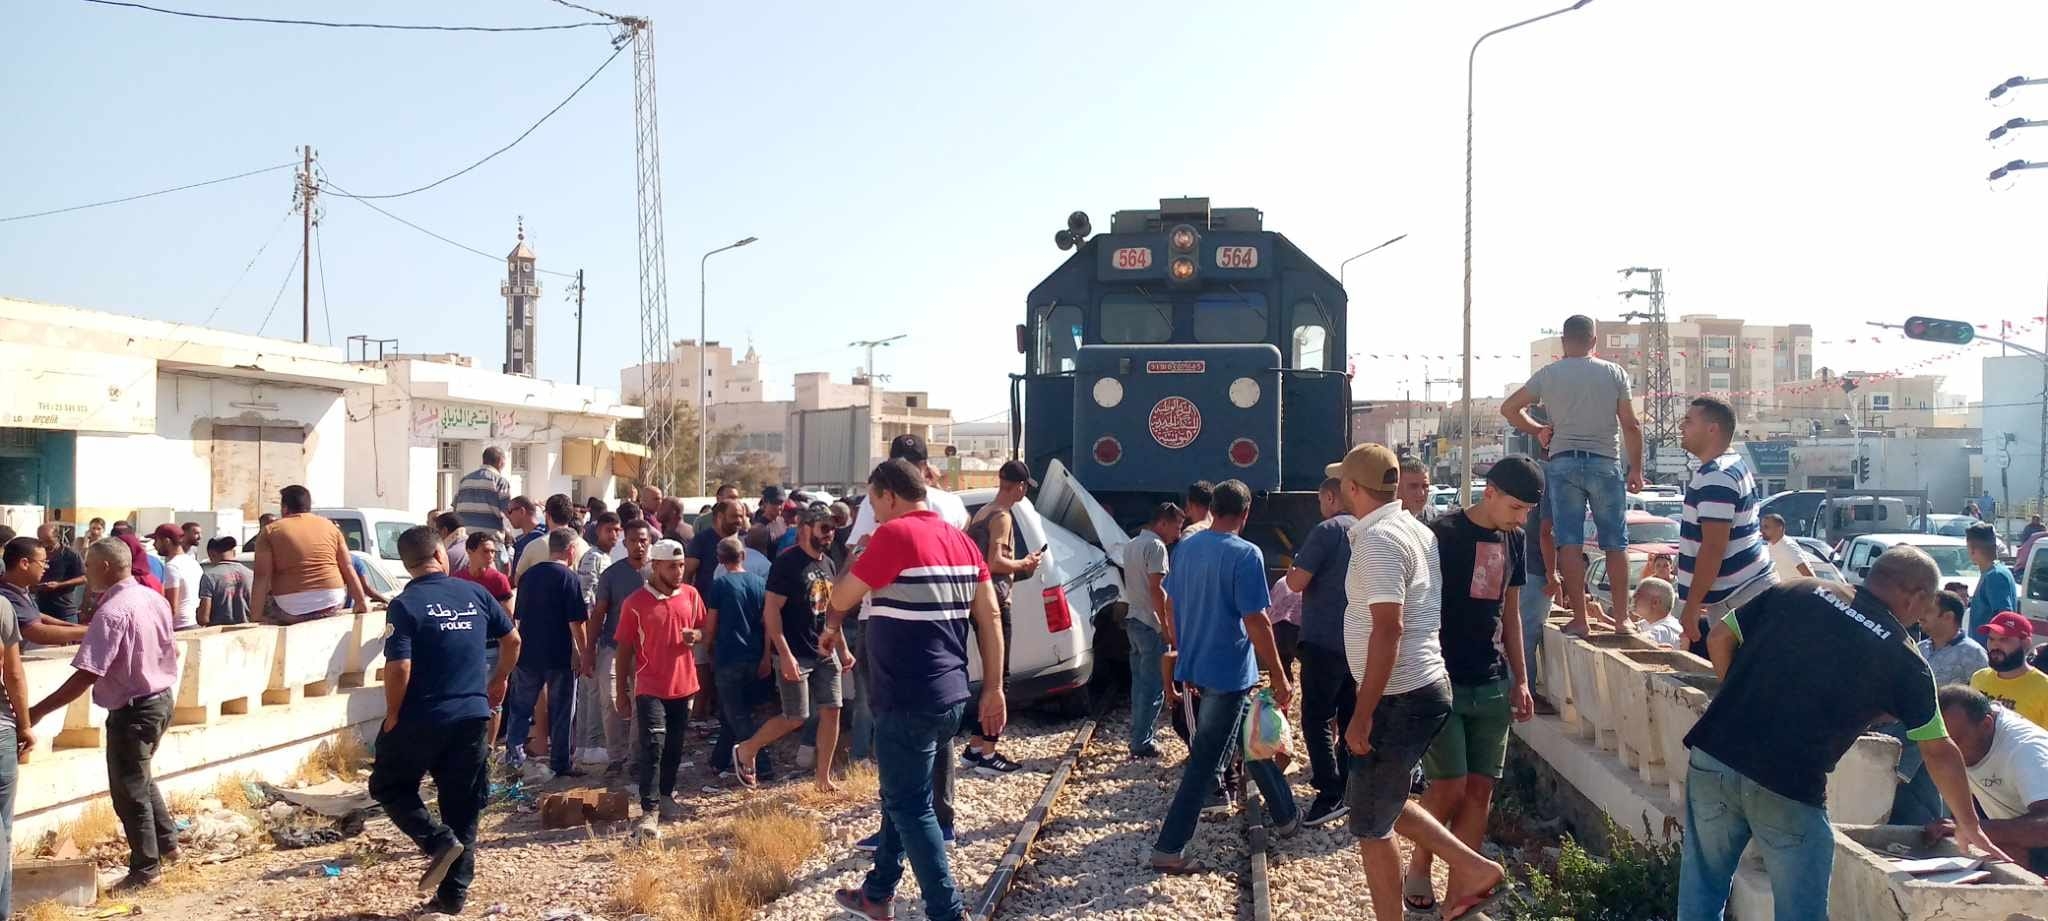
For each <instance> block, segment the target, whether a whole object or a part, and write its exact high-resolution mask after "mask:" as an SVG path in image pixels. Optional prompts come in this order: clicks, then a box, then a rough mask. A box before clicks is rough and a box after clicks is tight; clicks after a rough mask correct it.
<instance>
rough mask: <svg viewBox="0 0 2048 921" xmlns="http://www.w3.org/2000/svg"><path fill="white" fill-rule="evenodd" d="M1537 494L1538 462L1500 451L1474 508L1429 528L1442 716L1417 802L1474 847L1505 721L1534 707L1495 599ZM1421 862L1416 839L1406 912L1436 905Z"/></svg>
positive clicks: (1495, 775) (1510, 578)
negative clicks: (1444, 679)
mask: <svg viewBox="0 0 2048 921" xmlns="http://www.w3.org/2000/svg"><path fill="white" fill-rule="evenodd" d="M1542 499H1543V470H1542V468H1541V467H1539V466H1537V464H1536V462H1535V461H1534V460H1531V459H1529V458H1528V457H1525V456H1523V455H1520V454H1514V455H1509V456H1508V457H1504V458H1501V459H1500V460H1499V461H1498V462H1496V463H1495V464H1494V465H1493V468H1492V469H1490V470H1488V471H1487V472H1486V492H1485V494H1484V495H1483V496H1482V497H1481V498H1480V500H1479V501H1478V502H1477V503H1476V504H1474V505H1473V506H1472V507H1470V508H1467V509H1464V510H1462V511H1458V512H1454V513H1452V514H1449V515H1445V516H1443V517H1442V518H1439V519H1437V520H1436V521H1434V522H1432V523H1431V524H1430V526H1429V529H1430V530H1431V531H1432V532H1434V533H1435V534H1436V548H1437V558H1438V560H1439V561H1441V563H1442V567H1443V569H1442V572H1443V580H1442V581H1441V582H1440V583H1438V584H1439V585H1440V586H1441V587H1442V593H1443V595H1442V597H1443V624H1442V626H1441V627H1440V628H1439V630H1438V638H1439V639H1440V640H1441V641H1442V643H1443V653H1444V669H1445V671H1447V672H1449V673H1450V676H1451V716H1450V719H1449V720H1447V721H1445V723H1444V728H1443V730H1442V731H1440V732H1438V733H1437V736H1436V739H1435V741H1433V742H1431V743H1430V745H1429V751H1428V752H1427V753H1425V754H1424V755H1423V757H1422V772H1423V773H1424V774H1426V775H1428V777H1429V780H1430V784H1429V789H1428V790H1427V791H1426V792H1424V793H1423V794H1422V808H1424V809H1427V810H1429V812H1430V814H1431V815H1434V816H1436V817H1437V818H1438V819H1439V820H1441V821H1442V822H1443V823H1444V825H1445V826H1446V827H1448V828H1450V830H1451V833H1452V834H1455V835H1457V836H1458V838H1459V839H1460V840H1462V841H1464V842H1465V843H1466V844H1467V845H1469V846H1470V847H1471V848H1472V849H1473V850H1475V851H1476V850H1478V849H1479V839H1480V838H1481V837H1482V836H1484V835H1485V834H1486V812H1487V809H1488V808H1489V807H1490V806H1491V805H1492V803H1493V785H1494V783H1495V782H1496V781H1498V780H1500V777H1501V769H1502V768H1503V767H1504V766H1505V765H1506V764H1507V755H1508V724H1509V722H1511V721H1522V720H1527V719H1529V718H1530V717H1531V716H1533V715H1535V712H1536V705H1535V701H1534V699H1533V698H1531V697H1530V696H1529V672H1528V669H1527V667H1526V663H1525V662H1524V661H1523V657H1524V649H1525V648H1526V647H1524V646H1523V645H1522V619H1521V617H1520V616H1519V615H1518V616H1515V617H1509V618H1506V619H1505V620H1503V619H1502V618H1501V616H1500V613H1501V604H1502V602H1503V601H1504V600H1505V599H1507V598H1510V597H1513V595H1514V589H1515V587H1517V586H1520V585H1522V584H1523V582H1524V581H1525V580H1526V576H1525V574H1524V571H1523V568H1522V567H1523V562H1522V556H1523V547H1522V540H1521V537H1520V535H1518V534H1516V533H1515V531H1516V529H1518V528H1520V527H1521V526H1522V521H1523V520H1524V519H1526V518H1527V517H1528V515H1529V509H1530V508H1532V507H1533V506H1534V505H1535V504H1536V503H1538V502H1540V501H1542ZM1496 634H1499V635H1500V646H1499V647H1496V646H1495V645H1494V641H1493V638H1494V636H1495V635H1496ZM1502 649H1506V650H1507V655H1506V656H1505V657H1503V656H1502V655H1501V650H1502ZM1430 858H1431V855H1430V852H1429V851H1428V849H1426V848H1424V847H1422V846H1421V845H1419V844H1418V845H1416V847H1415V851H1414V856H1413V857H1412V858H1410V860H1409V862H1408V875H1407V878H1406V879H1404V880H1403V881H1402V886H1401V890H1402V892H1401V895H1402V900H1403V901H1404V902H1405V903H1406V904H1407V906H1408V908H1410V909H1412V910H1415V911H1429V910H1430V909H1431V908H1434V907H1435V906H1436V894H1435V892H1434V891H1433V890H1432V888H1431V883H1430V877H1429V865H1430ZM1449 888H1450V891H1452V892H1457V891H1460V888H1461V887H1460V881H1459V880H1455V879H1454V880H1451V882H1450V887H1449Z"/></svg>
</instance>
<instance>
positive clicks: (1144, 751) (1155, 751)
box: [1131, 745, 1162, 759]
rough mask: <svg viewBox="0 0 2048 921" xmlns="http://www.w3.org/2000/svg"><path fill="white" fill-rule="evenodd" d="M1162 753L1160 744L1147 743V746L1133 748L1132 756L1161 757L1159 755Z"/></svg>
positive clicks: (1141, 757) (1142, 757) (1144, 757)
mask: <svg viewBox="0 0 2048 921" xmlns="http://www.w3.org/2000/svg"><path fill="white" fill-rule="evenodd" d="M1160 754H1162V753H1161V752H1160V751H1159V746H1157V745H1146V746H1145V747H1143V748H1133V749H1131V757H1133V758H1140V759H1148V758H1157V757H1159V756H1160Z"/></svg>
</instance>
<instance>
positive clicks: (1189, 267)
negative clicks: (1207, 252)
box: [1171, 256, 1195, 281]
mask: <svg viewBox="0 0 2048 921" xmlns="http://www.w3.org/2000/svg"><path fill="white" fill-rule="evenodd" d="M1171 271H1172V272H1173V280H1174V281H1187V280H1188V279H1190V278H1193V277H1195V260H1193V259H1189V258H1188V257H1186V256H1177V257H1175V258H1174V260H1173V266H1172V268H1171Z"/></svg>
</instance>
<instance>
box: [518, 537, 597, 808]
mask: <svg viewBox="0 0 2048 921" xmlns="http://www.w3.org/2000/svg"><path fill="white" fill-rule="evenodd" d="M546 540H547V542H548V543H547V547H548V558H547V560H545V561H544V562H540V563H536V564H534V565H533V566H530V567H528V568H527V570H526V574H525V575H522V576H520V577H519V591H518V593H517V594H516V595H515V596H514V597H515V598H517V599H518V600H517V602H516V607H515V610H516V611H517V612H518V615H519V617H518V620H519V627H520V630H521V632H522V633H523V634H524V635H525V637H526V653H525V654H524V655H522V656H520V657H519V660H518V664H517V666H516V667H514V668H513V670H512V691H511V694H510V696H508V697H507V701H508V702H509V703H508V705H507V706H506V708H505V711H506V712H505V729H506V732H505V760H506V761H507V762H509V763H511V764H513V765H515V766H516V765H518V764H520V763H521V762H523V761H525V760H526V737H527V733H528V732H529V731H530V730H532V728H533V715H534V709H535V707H536V705H537V704H538V703H539V701H540V695H541V692H542V691H543V690H545V691H546V692H547V695H548V767H549V768H551V769H553V770H554V772H555V774H556V776H560V777H581V776H583V773H582V771H581V770H579V769H577V768H576V767H574V765H573V764H572V762H571V759H570V755H571V743H570V741H569V740H570V739H572V738H574V736H573V735H572V730H573V729H574V728H575V719H574V716H575V710H576V706H575V703H574V701H575V700H576V677H577V676H578V675H582V676H585V677H588V676H589V672H590V670H589V669H588V668H587V667H586V664H587V663H588V662H589V661H590V660H591V659H593V658H595V656H594V655H593V654H592V653H591V652H590V634H589V633H588V632H587V631H586V630H585V629H584V625H585V623H586V622H587V621H589V620H590V604H589V602H587V601H585V600H584V597H583V580H582V579H580V578H578V577H577V575H576V570H574V569H571V568H569V560H570V559H571V558H572V556H573V554H574V552H575V549H576V532H575V531H574V530H573V529H570V528H556V529H554V530H553V531H550V532H548V536H547V538H546Z"/></svg>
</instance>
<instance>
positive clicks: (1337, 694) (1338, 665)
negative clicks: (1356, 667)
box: [1287, 477, 1358, 828]
mask: <svg viewBox="0 0 2048 921" xmlns="http://www.w3.org/2000/svg"><path fill="white" fill-rule="evenodd" d="M1316 505H1317V506H1318V507H1319V508H1320V509H1321V511H1322V514H1323V521H1322V523H1321V524H1318V525H1316V526H1315V527H1314V528H1311V529H1309V532H1308V539H1307V540H1305V541H1302V543H1301V549H1299V550H1296V551H1295V552H1294V568H1292V569H1289V570H1288V571H1287V587H1288V588H1291V589H1293V590H1295V591H1297V592H1300V593H1301V646H1300V653H1299V655H1300V656H1301V735H1302V738H1303V739H1305V740H1306V741H1307V743H1308V763H1309V777H1310V781H1309V782H1310V783H1311V784H1313V785H1314V786H1315V791H1316V798H1315V800H1314V801H1313V802H1311V803H1309V807H1308V813H1307V814H1306V815H1304V816H1303V817H1302V821H1303V822H1305V823H1307V824H1308V826H1309V827H1311V828H1316V827H1320V826H1322V825H1324V824H1327V823H1330V822H1334V821H1337V820H1338V819H1341V818H1343V817H1345V816H1346V815H1348V814H1350V811H1351V810H1350V808H1349V807H1347V806H1345V805H1344V776H1345V772H1344V765H1345V764H1346V763H1347V762H1348V761H1349V756H1348V755H1347V754H1346V753H1345V752H1344V750H1343V747H1342V746H1340V745H1338V744H1337V734H1338V733H1341V732H1342V731H1343V727H1345V726H1349V725H1351V710H1352V707H1353V705H1354V704H1356V703H1357V699H1358V682H1357V681H1355V680H1353V679H1352V677H1351V665H1350V663H1349V662H1347V661H1346V660H1345V658H1344V601H1345V598H1344V571H1345V569H1346V568H1348V567H1349V566H1350V565H1351V526H1352V525H1354V524H1357V523H1358V519H1357V518H1354V517H1352V516H1351V515H1350V514H1349V513H1347V512H1345V511H1344V490H1343V481H1342V480H1339V479H1337V478H1336V477H1330V478H1329V479H1326V480H1324V481H1323V486H1322V489H1321V490H1319V491H1317V493H1316ZM1333 720H1334V721H1335V722H1334V725H1335V726H1337V727H1338V728H1337V729H1336V730H1335V731H1332V730H1331V728H1330V727H1331V726H1332V725H1333V723H1332V721H1333Z"/></svg>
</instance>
